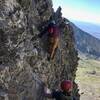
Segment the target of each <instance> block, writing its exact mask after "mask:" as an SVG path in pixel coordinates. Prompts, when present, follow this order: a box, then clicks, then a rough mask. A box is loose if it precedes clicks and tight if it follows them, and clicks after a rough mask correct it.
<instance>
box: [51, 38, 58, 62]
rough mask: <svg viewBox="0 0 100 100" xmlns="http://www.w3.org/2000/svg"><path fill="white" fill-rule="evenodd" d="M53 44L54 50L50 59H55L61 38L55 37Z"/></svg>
mask: <svg viewBox="0 0 100 100" xmlns="http://www.w3.org/2000/svg"><path fill="white" fill-rule="evenodd" d="M53 42H54V43H53V45H52V52H51V54H50V59H52V60H53V59H54V56H55V53H56V49H57V47H58V44H59V38H54V41H53Z"/></svg>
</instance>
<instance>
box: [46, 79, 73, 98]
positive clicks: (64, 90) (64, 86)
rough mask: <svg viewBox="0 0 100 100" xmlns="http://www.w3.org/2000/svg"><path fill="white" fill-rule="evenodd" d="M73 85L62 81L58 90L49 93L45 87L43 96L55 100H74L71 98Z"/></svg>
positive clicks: (68, 81) (67, 81)
mask: <svg viewBox="0 0 100 100" xmlns="http://www.w3.org/2000/svg"><path fill="white" fill-rule="evenodd" d="M72 88H73V83H72V82H71V81H70V80H64V81H62V82H61V84H60V90H54V91H50V90H49V89H48V88H47V87H45V88H44V95H45V97H47V98H55V100H75V98H74V97H72Z"/></svg>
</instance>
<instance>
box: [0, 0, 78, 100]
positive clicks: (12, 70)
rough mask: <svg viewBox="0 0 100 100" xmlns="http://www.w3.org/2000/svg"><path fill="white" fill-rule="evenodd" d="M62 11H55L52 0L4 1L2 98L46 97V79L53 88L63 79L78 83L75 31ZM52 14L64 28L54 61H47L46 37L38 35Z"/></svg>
mask: <svg viewBox="0 0 100 100" xmlns="http://www.w3.org/2000/svg"><path fill="white" fill-rule="evenodd" d="M60 10H61V9H60V8H59V9H58V10H57V12H56V13H54V11H53V8H52V1H51V0H0V100H45V99H46V98H45V97H44V94H43V85H44V84H43V82H45V83H47V85H48V87H50V88H51V89H56V88H58V85H59V83H60V81H61V80H63V79H70V80H72V81H73V82H74V79H75V73H76V70H77V61H78V57H77V51H76V50H75V48H74V38H73V30H72V28H71V27H70V25H66V24H65V23H64V21H63V19H62V17H61V12H60ZM51 15H52V16H53V17H54V18H55V20H56V23H57V24H58V26H59V28H60V31H61V38H60V45H59V48H58V50H57V53H56V56H55V59H54V61H48V60H47V56H48V53H47V50H46V49H45V48H46V42H45V41H46V40H45V39H39V38H36V36H37V34H39V33H40V32H41V31H42V30H43V29H44V27H45V26H46V25H47V23H48V21H49V19H50V16H51ZM44 38H45V37H44ZM75 86H76V85H75ZM73 95H74V96H77V86H76V87H74V89H73Z"/></svg>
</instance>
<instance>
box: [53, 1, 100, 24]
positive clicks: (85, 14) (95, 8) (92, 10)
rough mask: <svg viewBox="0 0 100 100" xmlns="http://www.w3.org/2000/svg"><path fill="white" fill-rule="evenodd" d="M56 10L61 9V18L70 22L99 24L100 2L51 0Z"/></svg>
mask: <svg viewBox="0 0 100 100" xmlns="http://www.w3.org/2000/svg"><path fill="white" fill-rule="evenodd" d="M52 1H53V7H54V9H55V10H56V9H57V8H58V6H61V7H62V13H63V16H64V17H66V18H68V19H70V20H78V21H85V22H90V23H96V24H100V0H52Z"/></svg>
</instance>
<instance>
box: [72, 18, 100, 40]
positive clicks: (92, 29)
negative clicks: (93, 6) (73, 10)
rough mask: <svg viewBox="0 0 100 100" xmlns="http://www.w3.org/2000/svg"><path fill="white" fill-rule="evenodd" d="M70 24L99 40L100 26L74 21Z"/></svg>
mask: <svg viewBox="0 0 100 100" xmlns="http://www.w3.org/2000/svg"><path fill="white" fill-rule="evenodd" d="M72 22H73V23H74V24H75V25H76V26H77V27H79V28H80V29H82V30H84V31H85V32H87V33H89V34H91V35H93V36H94V37H96V38H99V39H100V24H93V23H89V22H82V21H76V20H72Z"/></svg>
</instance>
